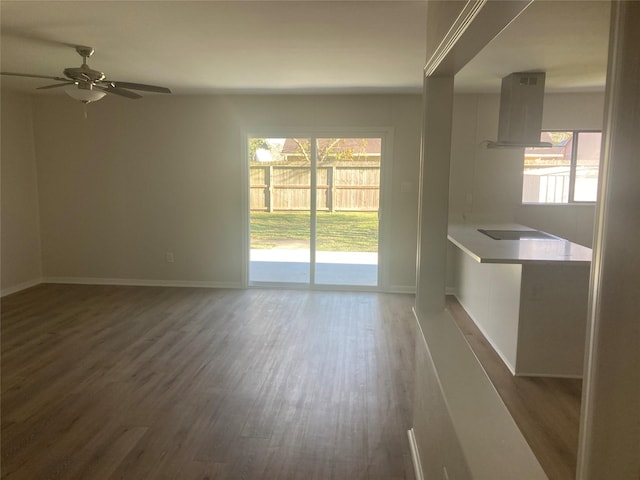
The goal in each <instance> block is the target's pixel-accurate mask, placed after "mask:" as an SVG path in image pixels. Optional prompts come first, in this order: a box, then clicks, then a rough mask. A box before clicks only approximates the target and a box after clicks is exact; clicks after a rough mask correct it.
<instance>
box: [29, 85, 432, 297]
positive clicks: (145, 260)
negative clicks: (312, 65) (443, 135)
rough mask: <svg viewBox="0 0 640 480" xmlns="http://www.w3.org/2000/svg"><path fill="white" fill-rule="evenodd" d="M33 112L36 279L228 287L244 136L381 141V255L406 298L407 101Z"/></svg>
mask: <svg viewBox="0 0 640 480" xmlns="http://www.w3.org/2000/svg"><path fill="white" fill-rule="evenodd" d="M34 103H35V114H34V115H35V116H34V124H35V128H34V130H35V142H36V158H37V164H38V177H39V193H40V212H41V213H40V215H41V226H42V251H43V252H42V255H43V273H44V276H45V277H46V278H54V279H65V278H66V279H69V278H71V279H92V278H93V279H97V280H98V281H103V280H113V279H120V280H123V281H138V280H143V281H151V280H153V281H158V282H168V283H179V282H191V283H202V284H206V285H220V286H240V285H241V283H242V278H243V277H242V275H243V254H244V253H245V252H244V251H243V249H244V247H243V242H244V239H243V235H244V233H245V223H244V222H245V218H246V217H245V212H244V205H245V198H244V197H243V168H244V162H245V158H244V154H243V143H244V140H243V138H244V137H243V132H251V131H254V132H255V131H258V130H264V129H265V128H267V129H271V130H273V129H274V128H277V127H282V128H322V127H353V128H357V129H362V128H364V127H371V128H388V127H391V129H392V131H393V155H392V158H390V159H387V160H389V161H391V162H392V164H391V166H392V169H391V170H392V171H391V172H390V173H391V179H392V182H391V186H392V189H391V192H387V193H390V194H391V198H390V202H389V205H390V210H389V211H387V212H383V215H385V218H386V219H389V224H388V227H389V228H388V233H389V234H390V236H389V237H388V238H387V242H386V245H381V252H382V253H383V254H385V255H387V256H388V258H389V259H390V260H391V265H390V268H389V278H388V285H389V287H390V288H391V289H413V288H415V252H416V217H417V177H418V170H419V148H420V118H421V99H420V96H418V95H400V96H385V95H376V96H355V95H354V96H293V95H280V96H275V95H274V96H189V97H178V96H171V97H168V96H167V97H164V96H153V95H148V96H146V97H145V98H143V99H141V100H139V101H130V100H126V99H120V98H117V97H107V98H106V99H104V100H101V101H100V102H97V103H95V104H90V105H89V106H88V109H87V110H88V118H87V119H84V118H83V114H82V105H80V104H79V103H76V102H73V101H71V100H70V99H68V98H66V97H63V96H46V97H45V96H42V97H37V98H36V99H35V100H34ZM403 182H410V183H411V185H412V186H413V188H412V191H411V192H401V191H400V185H401V184H402V183H403ZM167 251H171V252H173V253H174V255H175V263H171V264H169V263H166V262H165V252H167Z"/></svg>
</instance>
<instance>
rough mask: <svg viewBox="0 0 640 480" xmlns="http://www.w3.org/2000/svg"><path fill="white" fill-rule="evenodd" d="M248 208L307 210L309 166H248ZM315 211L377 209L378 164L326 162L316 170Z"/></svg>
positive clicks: (268, 210)
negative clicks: (249, 205) (249, 191)
mask: <svg viewBox="0 0 640 480" xmlns="http://www.w3.org/2000/svg"><path fill="white" fill-rule="evenodd" d="M249 170H250V182H249V184H250V187H251V210H252V211H258V212H260V211H262V212H274V211H308V210H309V209H310V204H311V202H310V200H311V169H310V168H309V167H308V166H290V165H287V166H285V165H259V166H251V167H249ZM316 177H317V182H316V183H317V192H318V193H317V200H316V202H317V210H318V211H326V212H337V211H342V212H345V211H347V212H348V211H352V212H353V211H358V212H376V211H378V207H379V196H380V166H379V165H376V166H362V165H359V166H355V165H354V166H342V165H328V166H321V167H318V169H317V176H316Z"/></svg>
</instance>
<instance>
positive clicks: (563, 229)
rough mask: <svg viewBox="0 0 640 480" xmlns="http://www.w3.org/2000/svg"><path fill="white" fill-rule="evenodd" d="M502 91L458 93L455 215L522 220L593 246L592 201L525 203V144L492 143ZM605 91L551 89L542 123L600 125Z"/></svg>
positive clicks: (451, 202) (554, 126) (453, 166)
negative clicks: (487, 142) (502, 145)
mask: <svg viewBox="0 0 640 480" xmlns="http://www.w3.org/2000/svg"><path fill="white" fill-rule="evenodd" d="M499 100H500V99H499V96H498V95H474V94H461V95H456V97H455V100H454V120H453V122H454V124H453V139H452V142H453V149H452V158H451V180H450V196H449V212H450V216H451V218H452V219H453V220H459V219H462V218H466V219H469V220H480V221H482V220H489V221H504V222H513V221H515V222H517V223H522V224H524V225H528V226H531V227H533V228H539V229H542V230H546V231H548V232H550V233H553V234H556V235H560V236H562V237H565V238H567V239H569V240H571V241H574V242H576V243H580V244H582V245H586V246H591V242H592V235H593V219H594V206H593V205H543V206H537V205H524V206H523V205H522V203H521V199H522V149H487V148H485V146H484V145H483V144H482V142H483V141H485V140H495V139H496V136H497V129H498V111H499ZM603 105H604V95H603V94H601V93H580V94H547V95H546V96H545V103H544V114H543V122H542V128H543V129H563V128H567V129H601V128H602V117H603V108H604V106H603Z"/></svg>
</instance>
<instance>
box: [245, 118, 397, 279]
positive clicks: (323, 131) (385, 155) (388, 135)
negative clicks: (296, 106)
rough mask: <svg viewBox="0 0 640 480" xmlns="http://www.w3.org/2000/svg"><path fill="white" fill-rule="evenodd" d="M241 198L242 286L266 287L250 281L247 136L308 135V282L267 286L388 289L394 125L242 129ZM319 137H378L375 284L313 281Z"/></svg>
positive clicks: (298, 136) (302, 136)
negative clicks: (334, 283) (309, 156)
mask: <svg viewBox="0 0 640 480" xmlns="http://www.w3.org/2000/svg"><path fill="white" fill-rule="evenodd" d="M241 137H242V148H241V150H240V151H241V154H242V159H243V161H242V175H241V177H242V178H241V181H242V190H241V191H242V202H243V208H242V211H243V215H244V219H243V222H242V225H243V231H242V245H243V248H242V251H243V255H242V285H243V287H244V288H250V287H254V286H259V287H265V286H266V285H264V284H260V285H250V284H249V268H250V250H251V240H250V232H251V217H250V188H249V161H248V155H249V153H248V144H249V139H250V138H256V137H257V138H309V139H311V140H312V141H311V157H312V159H313V162H312V165H311V184H310V185H311V194H310V202H311V203H310V209H311V212H310V216H311V222H310V223H311V224H310V236H311V238H310V245H309V249H310V262H311V266H310V275H311V277H310V279H309V283H308V284H302V283H301V284H292V283H277V282H274V283H270V284H269V285H268V286H269V287H276V288H277V287H286V288H302V289H309V288H311V289H316V290H344V291H387V290H388V288H389V268H388V267H389V265H388V258H389V255H388V253H387V252H388V250H389V242H388V241H387V239H388V238H390V232H389V231H388V229H389V225H387V224H388V223H389V222H386V221H385V219H386V218H388V216H389V215H388V214H387V212H390V211H391V186H392V183H391V171H392V168H391V167H392V164H393V157H392V153H393V128H392V127H318V128H313V127H309V128H285V127H283V128H277V127H275V128H267V129H259V128H256V129H247V130H245V131H243V132H242V135H241ZM318 138H381V139H382V148H381V154H382V158H381V160H380V190H379V199H378V201H379V207H378V285H377V286H354V285H324V284H316V283H315V281H314V280H315V265H316V213H317V211H316V210H317V208H316V207H317V198H316V197H317V193H316V190H317V189H316V187H317V165H316V157H317V151H316V149H317V145H316V141H315V140H317V139H318Z"/></svg>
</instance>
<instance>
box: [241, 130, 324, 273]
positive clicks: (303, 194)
mask: <svg viewBox="0 0 640 480" xmlns="http://www.w3.org/2000/svg"><path fill="white" fill-rule="evenodd" d="M310 146H311V141H310V139H308V138H250V139H249V148H248V150H249V172H250V174H249V186H250V208H251V215H250V218H251V225H250V229H251V237H250V241H251V252H250V265H249V281H250V282H276V283H309V281H310V273H309V272H310V260H311V255H310V238H311V237H310V225H311V209H310V208H311V156H310V155H311V152H310Z"/></svg>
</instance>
